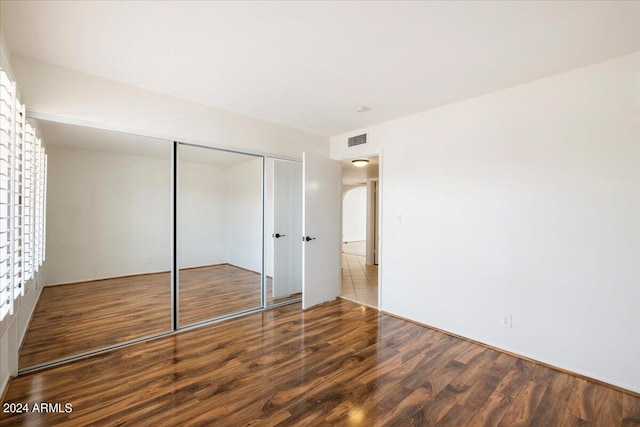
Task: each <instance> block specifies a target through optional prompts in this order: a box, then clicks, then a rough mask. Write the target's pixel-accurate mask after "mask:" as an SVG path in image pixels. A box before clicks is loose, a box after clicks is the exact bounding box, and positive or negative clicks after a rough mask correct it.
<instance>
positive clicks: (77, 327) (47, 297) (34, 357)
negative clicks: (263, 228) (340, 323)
mask: <svg viewBox="0 0 640 427" xmlns="http://www.w3.org/2000/svg"><path fill="white" fill-rule="evenodd" d="M170 280H171V278H170V275H169V273H155V274H143V275H137V276H128V277H121V278H113V279H106V280H98V281H92V282H84V283H77V284H72V285H61V286H48V287H45V288H44V289H43V291H42V295H41V296H40V300H39V301H38V304H37V306H36V309H35V312H34V315H33V319H32V320H31V324H30V326H29V330H28V331H27V336H26V337H25V341H24V345H23V347H22V350H21V352H20V359H19V366H20V368H24V367H28V366H33V365H37V364H40V363H44V362H49V361H52V360H56V359H59V358H63V357H69V356H72V355H75V354H79V353H82V352H86V351H91V350H95V349H99V348H102V347H106V346H110V345H114V344H119V343H123V342H126V341H130V340H133V339H139V338H143V337H148V336H152V335H156V334H160V333H163V332H168V331H170V330H171V315H170V307H171V291H170ZM295 296H298V297H299V295H294V297H295ZM260 297H261V287H260V275H259V274H257V273H254V272H251V271H248V270H244V269H241V268H238V267H235V266H232V265H229V264H222V265H215V266H207V267H200V268H192V269H186V270H181V271H180V309H179V319H180V326H186V325H189V324H192V323H196V322H200V321H204V320H208V319H211V318H215V317H220V316H224V315H228V314H232V313H237V312H240V311H244V310H248V309H251V308H255V307H260V305H261V299H260ZM285 300H287V298H285V299H282V300H277V301H275V302H282V301H285ZM273 303H274V300H273V298H272V297H271V279H268V280H267V305H272V304H273Z"/></svg>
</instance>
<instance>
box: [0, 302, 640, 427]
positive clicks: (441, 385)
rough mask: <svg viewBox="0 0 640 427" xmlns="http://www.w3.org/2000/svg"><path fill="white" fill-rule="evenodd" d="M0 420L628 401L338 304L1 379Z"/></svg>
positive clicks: (291, 416)
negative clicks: (9, 405) (61, 408)
mask: <svg viewBox="0 0 640 427" xmlns="http://www.w3.org/2000/svg"><path fill="white" fill-rule="evenodd" d="M5 401H6V402H23V403H29V404H33V403H39V402H49V403H54V404H55V403H60V404H62V405H64V404H66V403H69V404H71V405H72V409H73V410H72V412H70V413H46V414H42V413H27V414H22V415H9V414H0V426H9V425H22V426H48V425H51V426H53V425H56V426H88V425H97V426H103V425H104V426H112V425H130V426H210V425H220V426H225V427H226V426H242V425H283V426H316V425H360V426H392V425H397V426H412V425H416V426H497V425H500V426H528V425H531V426H545V427H546V426H550V427H553V426H574V425H576V426H578V425H579V426H638V425H640V398H638V397H634V396H632V395H630V394H625V393H622V392H620V391H617V390H615V389H613V388H609V387H606V386H602V385H598V384H595V383H592V382H590V381H587V380H584V379H581V378H578V377H575V376H572V375H569V374H566V373H561V372H558V371H555V370H552V369H549V368H546V367H544V366H541V365H537V364H534V363H532V362H529V361H525V360H521V359H518V358H516V357H513V356H510V355H507V354H504V353H501V352H498V351H494V350H491V349H488V348H485V347H483V346H481V345H478V344H475V343H472V342H469V341H465V340H461V339H458V338H455V337H452V336H449V335H446V334H443V333H441V332H437V331H434V330H431V329H428V328H425V327H422V326H419V325H416V324H413V323H410V322H406V321H403V320H400V319H397V318H394V317H391V316H387V315H385V314H381V313H379V312H377V311H376V310H375V309H372V308H368V307H364V306H359V305H357V304H355V303H352V302H349V301H346V300H337V301H335V302H332V303H329V304H326V305H323V306H320V307H316V308H312V309H310V310H307V311H304V312H303V311H302V310H301V309H300V305H299V304H293V305H289V306H283V307H280V308H276V309H272V310H268V311H264V312H260V313H256V314H251V315H248V316H244V317H241V318H237V319H233V320H229V321H225V322H221V323H217V324H214V325H209V326H205V327H202V328H198V329H195V330H191V331H185V332H182V333H179V334H177V335H173V336H169V337H164V338H159V339H156V340H153V341H150V342H146V343H141V344H136V345H134V346H130V347H127V348H123V349H119V350H114V351H112V352H109V353H106V354H103V355H99V356H94V357H92V358H88V359H84V360H79V361H76V362H71V363H69V364H66V365H62V366H59V367H55V368H51V369H48V370H45V371H41V372H36V373H32V374H27V375H24V376H21V377H18V378H16V379H13V380H12V381H11V383H10V386H9V388H8V391H7V395H6V399H5Z"/></svg>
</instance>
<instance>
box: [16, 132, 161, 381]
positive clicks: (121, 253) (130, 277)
mask: <svg viewBox="0 0 640 427" xmlns="http://www.w3.org/2000/svg"><path fill="white" fill-rule="evenodd" d="M35 123H36V126H37V128H38V130H39V133H40V134H41V135H42V136H43V139H44V140H45V141H46V143H47V153H48V156H49V158H48V171H47V172H48V173H47V191H48V192H47V204H46V219H47V226H46V261H45V264H44V283H45V285H46V286H45V287H44V288H43V290H42V294H41V296H40V299H39V302H38V304H37V306H36V309H35V311H34V314H33V317H32V319H31V323H30V325H29V327H28V331H27V334H26V337H25V340H24V344H23V347H22V350H21V353H20V359H19V367H20V368H25V367H29V366H33V365H38V364H42V363H46V362H51V361H54V360H57V359H61V358H65V357H69V356H73V355H77V354H81V353H85V352H89V351H95V350H98V349H102V348H105V347H108V346H112V345H116V344H120V343H124V342H127V341H131V340H135V339H141V338H145V337H149V336H153V335H157V334H160V333H163V332H168V331H170V330H171V292H170V289H171V287H170V286H171V284H170V273H169V272H170V270H171V230H172V223H171V147H172V145H171V142H170V141H164V140H159V139H155V138H147V137H141V136H136V135H130V134H124V133H119V132H113V131H107V130H101V129H95V128H87V127H82V126H75V125H69V124H63V123H55V122H48V121H43V120H35Z"/></svg>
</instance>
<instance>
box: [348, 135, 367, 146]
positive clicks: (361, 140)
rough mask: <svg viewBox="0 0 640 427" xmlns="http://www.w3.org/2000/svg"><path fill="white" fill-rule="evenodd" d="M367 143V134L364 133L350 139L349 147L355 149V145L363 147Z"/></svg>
mask: <svg viewBox="0 0 640 427" xmlns="http://www.w3.org/2000/svg"><path fill="white" fill-rule="evenodd" d="M366 143H367V134H366V133H363V134H362V135H358V136H352V137H351V138H349V142H348V146H349V147H353V146H355V145H362V144H366Z"/></svg>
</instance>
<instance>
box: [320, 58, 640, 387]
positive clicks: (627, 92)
mask: <svg viewBox="0 0 640 427" xmlns="http://www.w3.org/2000/svg"><path fill="white" fill-rule="evenodd" d="M362 132H367V133H368V135H369V141H370V142H369V143H368V145H369V146H368V147H367V146H364V147H363V146H360V147H356V148H355V149H348V148H347V141H346V138H347V137H348V136H351V135H354V134H360V133H362ZM380 151H382V154H383V156H382V252H381V254H382V257H383V258H382V259H381V272H382V288H381V304H382V305H381V309H382V310H384V311H387V312H391V313H394V314H397V315H400V316H403V317H407V318H410V319H414V320H416V321H419V322H422V323H425V324H428V325H432V326H435V327H438V328H442V329H444V330H447V331H451V332H453V333H456V334H460V335H462V336H466V337H469V338H472V339H475V340H478V341H481V342H484V343H487V344H490V345H494V346H496V347H500V348H503V349H506V350H509V351H513V352H515V353H519V354H522V355H525V356H528V357H532V358H534V359H537V360H540V361H543V362H547V363H550V364H552V365H555V366H558V367H561V368H565V369H568V370H571V371H575V372H578V373H581V374H585V375H588V376H590V377H593V378H597V379H600V380H603V381H606V382H609V383H612V384H616V385H618V386H621V387H624V388H627V389H630V390H633V391H636V392H640V369H638V366H640V339H638V337H640V310H638V307H640V286H639V284H640V261H639V260H640V220H639V218H640V53H634V54H631V55H627V56H623V57H620V58H617V59H614V60H610V61H606V62H602V63H599V64H595V65H592V66H589V67H585V68H580V69H577V70H574V71H571V72H568V73H564V74H560V75H557V76H553V77H549V78H546V79H542V80H538V81H535V82H532V83H528V84H524V85H521V86H518V87H515V88H512V89H508V90H504V91H500V92H496V93H492V94H489V95H485V96H481V97H478V98H474V99H470V100H467V101H464V102H460V103H456V104H452V105H449V106H446V107H442V108H439V109H434V110H430V111H427V112H424V113H421V114H417V115H414V116H410V117H406V118H402V119H398V120H395V121H391V122H388V123H384V124H381V125H378V126H374V127H371V128H367V129H359V130H357V131H354V132H352V133H350V134H348V135H342V136H340V137H335V138H332V140H331V154H332V157H333V158H336V159H344V158H353V157H356V156H361V155H366V154H372V153H375V152H380ZM416 279H419V280H416ZM501 313H509V314H512V315H513V328H512V329H507V328H504V327H502V326H501V325H500V315H501Z"/></svg>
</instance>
